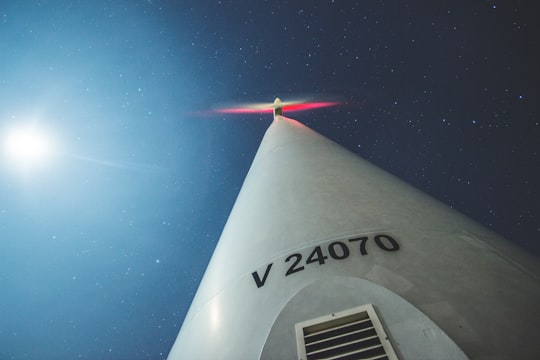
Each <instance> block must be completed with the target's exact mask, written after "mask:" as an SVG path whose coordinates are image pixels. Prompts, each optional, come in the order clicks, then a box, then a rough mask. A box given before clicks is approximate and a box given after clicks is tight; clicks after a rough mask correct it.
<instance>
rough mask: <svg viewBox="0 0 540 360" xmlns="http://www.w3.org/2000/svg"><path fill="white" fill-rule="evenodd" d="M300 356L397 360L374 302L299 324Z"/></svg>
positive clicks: (308, 359)
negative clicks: (373, 304)
mask: <svg viewBox="0 0 540 360" xmlns="http://www.w3.org/2000/svg"><path fill="white" fill-rule="evenodd" d="M296 335H297V341H298V358H299V359H302V360H318V359H336V360H337V359H339V360H349V359H351V360H352V359H373V360H397V359H398V358H397V356H396V354H395V352H394V350H393V348H392V346H391V344H390V341H389V340H388V337H387V336H386V333H385V331H384V329H383V327H382V324H381V322H380V320H379V319H378V317H377V314H376V313H375V309H374V308H373V306H372V305H371V304H368V305H364V306H361V307H358V308H354V309H350V310H346V311H342V312H340V313H336V314H331V315H326V316H323V317H320V318H317V319H312V320H308V321H305V322H302V323H298V324H296Z"/></svg>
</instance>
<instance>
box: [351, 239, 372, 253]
mask: <svg viewBox="0 0 540 360" xmlns="http://www.w3.org/2000/svg"><path fill="white" fill-rule="evenodd" d="M368 239H369V238H368V237H367V236H362V237H359V238H354V239H349V242H353V241H360V254H362V255H367V250H366V243H367V241H368Z"/></svg>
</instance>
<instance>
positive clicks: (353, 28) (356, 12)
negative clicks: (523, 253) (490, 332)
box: [0, 0, 540, 359]
mask: <svg viewBox="0 0 540 360" xmlns="http://www.w3.org/2000/svg"><path fill="white" fill-rule="evenodd" d="M539 8H540V6H539V5H538V4H537V2H536V1H534V0H515V1H486V0H457V1H441V0H437V1H420V0H411V1H406V0H384V1H383V0H363V1H347V0H321V1H303V0H298V1H259V0H256V1H246V0H238V1H232V0H222V1H189V0H186V1H165V0H140V1H139V0H129V1H128V0H116V1H102V0H96V1H76V0H73V1H61V0H57V1H53V0H51V1H45V0H44V1H37V0H27V1H15V0H3V1H1V2H0V139H1V140H2V141H4V142H6V141H7V140H6V139H7V138H8V137H9V136H8V135H7V134H10V131H12V129H14V128H17V127H25V126H26V127H31V128H32V129H34V131H35V132H36V133H38V134H41V135H43V136H45V135H46V137H47V139H48V141H49V145H50V148H51V149H52V150H50V151H48V152H47V154H48V155H47V156H38V157H37V158H35V159H34V161H32V162H26V161H24V164H21V163H23V161H22V160H21V159H18V160H17V159H14V158H13V154H12V153H9V152H8V154H6V146H3V147H2V150H3V154H2V155H1V157H0V159H1V163H0V289H1V296H0V358H1V359H163V358H165V357H166V356H167V354H168V351H169V350H170V348H171V346H172V344H173V342H174V340H175V338H176V335H177V333H178V331H179V328H180V326H181V324H182V320H183V318H184V316H185V314H186V312H187V310H188V307H189V304H190V301H191V299H192V297H193V295H194V293H195V291H196V289H197V285H198V283H199V281H200V279H201V277H202V274H203V272H204V269H205V268H206V265H207V263H208V261H209V259H210V256H211V254H212V251H213V249H214V247H215V245H216V243H217V241H218V239H219V235H220V233H221V230H222V228H223V226H224V224H225V221H226V219H227V216H228V213H229V211H230V209H231V208H232V206H233V203H234V200H235V198H236V195H237V194H238V191H239V189H240V187H241V184H242V181H243V179H244V177H245V175H246V173H247V170H248V169H249V165H250V163H251V160H252V159H253V157H254V155H255V152H256V150H257V147H258V144H259V142H260V140H261V138H262V136H263V135H264V132H265V130H266V128H267V127H268V125H269V124H270V123H271V117H270V116H269V115H268V114H260V115H259V114H255V115H253V114H252V115H225V114H211V113H209V112H208V111H207V110H208V109H211V108H212V107H214V106H215V105H216V104H220V103H224V102H227V103H233V102H238V103H244V102H248V101H258V102H260V101H268V102H271V101H273V99H274V97H276V96H279V97H280V98H281V99H282V100H287V98H288V97H295V98H297V97H298V96H300V95H302V94H309V95H310V96H315V97H318V98H319V99H321V100H324V99H327V98H329V97H335V96H341V97H342V98H343V99H345V102H344V104H342V105H341V106H339V107H333V108H328V109H319V110H313V111H308V112H303V113H297V114H295V115H294V117H295V118H296V119H297V120H299V121H301V122H303V123H305V124H307V125H308V126H310V127H312V128H313V129H315V130H316V131H318V132H320V133H322V134H323V135H325V136H327V137H329V138H330V139H332V140H334V141H336V142H338V143H340V144H342V145H343V146H345V147H346V148H348V149H350V150H352V151H354V152H355V153H357V154H359V155H360V156H362V157H364V158H365V159H367V160H369V161H371V162H373V163H375V164H376V165H378V166H380V167H382V168H383V169H385V170H387V171H389V172H391V173H393V174H395V175H397V176H398V177H400V178H402V179H403V180H405V181H407V182H409V183H411V184H413V185H414V186H416V187H418V188H420V189H421V190H423V191H425V192H427V193H428V194H430V195H432V196H434V197H435V198H437V199H439V200H441V201H443V202H444V203H446V204H448V205H449V206H451V207H453V208H455V209H457V210H459V211H461V212H463V213H465V214H466V215H468V216H470V217H472V218H473V219H475V220H477V221H478V222H480V223H482V224H484V225H485V226H487V227H489V228H491V229H493V230H494V231H496V232H498V233H500V234H502V235H503V236H505V237H506V238H507V239H508V240H509V241H511V242H514V243H515V244H517V245H518V246H521V247H523V248H525V249H526V250H527V251H529V252H531V253H535V254H540V219H539V210H540V205H539V203H538V202H539V200H540V197H539V194H538V184H539V183H540V158H539V148H540V142H539V140H538V139H540V125H539V121H540V108H539V106H540V105H539V103H540V102H539V99H540V96H539V95H540V71H539V69H538V64H540V54H539V49H538V35H539V34H540V26H539V22H538V15H539V14H540V12H539ZM34 142H35V141H34ZM27 146H29V145H27ZM23 165H24V166H23Z"/></svg>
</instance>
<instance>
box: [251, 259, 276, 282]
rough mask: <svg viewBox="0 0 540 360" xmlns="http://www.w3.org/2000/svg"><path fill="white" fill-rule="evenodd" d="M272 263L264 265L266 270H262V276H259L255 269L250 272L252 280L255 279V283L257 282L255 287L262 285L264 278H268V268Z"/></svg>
mask: <svg viewBox="0 0 540 360" xmlns="http://www.w3.org/2000/svg"><path fill="white" fill-rule="evenodd" d="M273 264H274V263H270V264H268V265H267V266H266V271H265V272H264V275H263V278H262V280H261V278H260V277H259V273H257V272H256V271H254V272H252V273H251V276H253V280H255V284H257V287H258V288H260V287H261V286H264V283H265V282H266V279H267V278H268V274H270V269H271V268H272V265H273Z"/></svg>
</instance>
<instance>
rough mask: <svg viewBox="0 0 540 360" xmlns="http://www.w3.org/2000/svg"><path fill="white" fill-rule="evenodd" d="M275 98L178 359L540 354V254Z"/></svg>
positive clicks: (179, 342) (173, 356) (173, 355)
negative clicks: (294, 116)
mask: <svg viewBox="0 0 540 360" xmlns="http://www.w3.org/2000/svg"><path fill="white" fill-rule="evenodd" d="M276 104H278V105H279V104H280V103H277V102H276ZM277 108H278V109H277V110H276V112H275V114H276V115H275V119H274V122H273V123H272V125H271V126H270V127H269V129H268V130H267V132H266V134H265V136H264V139H263V140H262V143H261V145H260V148H259V150H258V152H257V155H256V156H255V159H254V160H253V164H252V165H251V168H250V170H249V173H248V175H247V177H246V179H245V181H244V184H243V186H242V189H241V191H240V194H239V195H238V198H237V200H236V203H235V205H234V208H233V210H232V211H231V214H230V217H229V219H228V221H227V224H226V226H225V229H224V230H223V234H222V235H221V238H220V240H219V243H218V245H217V247H216V249H215V251H214V254H213V256H212V259H211V261H210V263H209V265H208V268H207V270H206V273H205V275H204V278H203V280H202V282H201V284H200V286H199V289H198V291H197V294H196V295H195V298H194V299H193V302H192V304H191V307H190V310H189V312H188V314H187V316H186V318H185V320H184V323H183V325H182V328H181V330H180V333H179V335H178V338H177V339H176V342H175V343H174V346H173V348H172V350H171V352H170V354H169V359H170V360H179V359H258V358H262V359H295V358H297V359H322V358H332V359H357V358H370V359H396V358H397V359H415V360H418V359H467V358H470V359H490V360H492V359H533V358H540V342H539V339H540V280H539V279H540V266H539V261H538V259H537V258H534V257H531V256H529V255H528V254H526V253H524V252H523V251H521V250H520V249H517V248H515V247H514V246H512V245H511V244H509V243H508V242H506V241H505V240H504V239H502V238H501V237H499V236H498V235H496V234H494V233H493V232H491V231H489V230H487V229H485V228H483V227H481V226H480V225H478V224H476V223H475V222H473V221H472V220H470V219H468V218H466V217H465V216H463V215H461V214H459V213H457V212H456V211H454V210H452V209H450V208H448V207H447V206H445V205H444V204H442V203H440V202H438V201H436V200H434V199H433V198H431V197H429V196H427V195H425V194H424V193H422V192H420V191H418V190H416V189H414V188H412V187H411V186H409V185H408V184H406V183H404V182H402V181H401V180H399V179H397V178H396V177H394V176H392V175H390V174H389V173H387V172H385V171H383V170H381V169H379V168H377V167H375V166H374V165H372V164H370V163H369V162H367V161H365V160H362V159H360V158H359V157H357V156H356V155H355V154H353V153H351V152H349V151H347V150H345V149H344V148H342V147H341V146H339V145H337V144H336V143H334V142H332V141H330V140H328V139H326V138H324V137H322V136H321V135H319V134H317V133H315V132H314V131H312V130H310V129H309V128H307V127H305V126H304V125H302V124H300V123H298V122H296V121H294V120H291V119H288V118H285V117H283V116H281V106H277Z"/></svg>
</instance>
